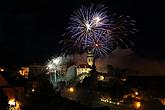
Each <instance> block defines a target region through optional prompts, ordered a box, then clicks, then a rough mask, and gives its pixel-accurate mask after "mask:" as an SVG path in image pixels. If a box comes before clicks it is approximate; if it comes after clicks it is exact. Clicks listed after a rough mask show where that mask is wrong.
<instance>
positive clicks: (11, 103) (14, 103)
mask: <svg viewBox="0 0 165 110" xmlns="http://www.w3.org/2000/svg"><path fill="white" fill-rule="evenodd" d="M8 104H9V105H10V106H16V101H15V99H10V100H9V102H8Z"/></svg>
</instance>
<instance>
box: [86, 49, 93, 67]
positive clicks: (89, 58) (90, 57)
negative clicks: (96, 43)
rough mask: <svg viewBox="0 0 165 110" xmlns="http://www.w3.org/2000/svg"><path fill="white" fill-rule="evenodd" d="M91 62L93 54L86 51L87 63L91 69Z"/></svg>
mask: <svg viewBox="0 0 165 110" xmlns="http://www.w3.org/2000/svg"><path fill="white" fill-rule="evenodd" d="M93 62H94V54H93V52H91V51H88V52H87V63H88V65H90V66H91V67H92V65H93Z"/></svg>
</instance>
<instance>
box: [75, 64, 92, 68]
mask: <svg viewBox="0 0 165 110" xmlns="http://www.w3.org/2000/svg"><path fill="white" fill-rule="evenodd" d="M77 68H91V66H90V65H88V64H79V65H78V66H77Z"/></svg>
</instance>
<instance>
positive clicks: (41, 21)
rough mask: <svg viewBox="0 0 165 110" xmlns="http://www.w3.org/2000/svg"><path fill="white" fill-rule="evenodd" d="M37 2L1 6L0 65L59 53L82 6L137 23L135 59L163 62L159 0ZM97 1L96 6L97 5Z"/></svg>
mask: <svg viewBox="0 0 165 110" xmlns="http://www.w3.org/2000/svg"><path fill="white" fill-rule="evenodd" d="M89 1H90V0H54V1H49V0H40V1H38V2H36V1H35V2H25V1H22V2H14V1H12V2H11V1H10V2H9V1H5V2H3V3H2V2H1V3H0V64H1V65H13V64H15V65H26V64H31V63H34V62H45V61H46V60H47V59H48V58H50V57H51V56H53V55H56V54H57V53H59V51H60V46H59V45H58V42H59V41H60V40H62V39H63V37H62V34H63V33H65V32H66V27H67V23H68V20H69V17H70V15H71V14H72V13H73V11H74V10H76V9H78V8H80V6H81V5H85V4H87V5H90V4H91V3H94V4H103V5H105V6H107V7H109V10H110V12H112V13H117V14H123V15H129V16H131V17H132V18H133V19H135V20H136V21H137V28H138V30H139V32H138V33H137V34H136V36H134V38H133V39H134V43H135V47H134V48H133V50H134V52H135V53H136V55H138V56H141V57H142V58H150V59H163V60H164V58H165V52H164V51H165V43H164V37H165V36H164V30H163V29H164V28H162V27H163V18H162V16H163V9H162V6H161V3H160V2H159V0H155V1H151V0H145V1H144V0H91V2H89ZM96 1H97V2H96Z"/></svg>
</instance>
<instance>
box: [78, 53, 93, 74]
mask: <svg viewBox="0 0 165 110" xmlns="http://www.w3.org/2000/svg"><path fill="white" fill-rule="evenodd" d="M93 61H94V54H93V53H92V52H90V51H88V52H87V64H79V65H78V66H77V76H79V75H81V74H82V73H87V74H88V73H89V72H90V71H91V67H92V65H93Z"/></svg>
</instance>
